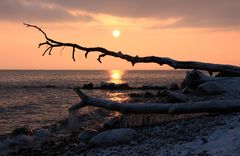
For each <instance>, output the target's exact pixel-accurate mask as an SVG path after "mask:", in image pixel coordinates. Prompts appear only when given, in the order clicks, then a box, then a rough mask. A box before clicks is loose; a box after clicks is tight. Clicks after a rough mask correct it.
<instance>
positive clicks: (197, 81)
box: [181, 69, 208, 89]
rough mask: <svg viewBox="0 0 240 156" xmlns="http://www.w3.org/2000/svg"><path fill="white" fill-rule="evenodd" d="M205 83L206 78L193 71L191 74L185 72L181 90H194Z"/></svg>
mask: <svg viewBox="0 0 240 156" xmlns="http://www.w3.org/2000/svg"><path fill="white" fill-rule="evenodd" d="M207 81H208V76H206V75H205V74H203V73H202V72H200V71H198V70H196V69H194V70H192V71H191V72H190V71H187V73H186V76H185V78H184V80H183V82H182V83H181V88H185V87H189V88H192V89H196V88H197V87H198V86H199V85H201V84H203V83H205V82H207Z"/></svg>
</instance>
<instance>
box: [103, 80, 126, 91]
mask: <svg viewBox="0 0 240 156" xmlns="http://www.w3.org/2000/svg"><path fill="white" fill-rule="evenodd" d="M99 88H100V89H109V90H116V89H123V90H124V89H130V87H129V85H128V84H127V83H121V84H115V83H106V82H101V84H100V87H99Z"/></svg>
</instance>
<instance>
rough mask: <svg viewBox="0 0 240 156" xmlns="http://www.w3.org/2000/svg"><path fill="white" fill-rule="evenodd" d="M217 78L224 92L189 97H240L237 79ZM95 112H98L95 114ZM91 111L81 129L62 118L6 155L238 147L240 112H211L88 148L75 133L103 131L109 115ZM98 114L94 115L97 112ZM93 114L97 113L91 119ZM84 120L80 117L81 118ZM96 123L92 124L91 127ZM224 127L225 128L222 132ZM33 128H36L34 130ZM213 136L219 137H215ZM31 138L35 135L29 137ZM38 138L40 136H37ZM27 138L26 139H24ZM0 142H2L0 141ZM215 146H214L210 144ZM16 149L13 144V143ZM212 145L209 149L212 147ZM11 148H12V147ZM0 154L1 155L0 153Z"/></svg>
mask: <svg viewBox="0 0 240 156" xmlns="http://www.w3.org/2000/svg"><path fill="white" fill-rule="evenodd" d="M217 81H218V82H219V83H220V84H221V85H222V86H223V87H224V89H226V93H224V94H222V95H213V96H195V95H194V96H192V97H191V98H193V99H194V101H204V100H207V99H208V100H209V99H210V100H219V99H220V100H221V99H240V87H239V86H240V78H218V79H217ZM96 112H97V113H96ZM96 112H93V114H87V115H86V116H85V118H84V119H85V121H86V122H87V124H86V123H84V121H80V122H81V123H82V125H81V128H80V129H78V130H77V131H70V130H68V129H67V119H66V120H62V121H60V122H58V123H56V124H54V125H51V126H49V127H43V128H42V129H47V130H48V132H49V134H48V135H47V136H45V137H44V138H43V139H42V140H41V141H40V142H38V144H32V142H31V141H30V142H29V143H30V147H29V146H25V147H21V148H19V149H17V148H16V150H17V152H15V153H14V152H13V151H11V152H12V153H11V152H9V151H7V152H6V153H4V154H5V155H16V154H17V155H26V154H28V155H92V154H94V155H122V154H124V155H146V154H147V155H199V154H200V155H201V154H204V155H217V154H218V153H219V152H223V153H224V152H225V153H226V154H229V152H232V153H233V154H236V153H237V152H239V151H238V150H237V149H235V148H232V146H234V145H233V143H234V144H237V145H239V146H240V139H239V138H238V136H240V132H238V131H237V130H240V113H221V114H220V113H214V114H213V113H210V114H204V115H201V116H198V117H192V118H186V119H178V120H176V121H168V122H163V123H159V124H158V125H156V126H149V127H137V128H132V129H134V130H135V131H136V132H137V139H135V140H133V141H131V142H130V143H129V144H123V145H117V146H112V147H101V148H89V147H88V146H87V145H86V144H81V143H80V142H79V140H78V135H79V134H80V133H81V132H83V131H84V130H86V129H95V130H98V131H100V132H101V131H102V129H101V128H102V125H103V122H104V120H103V116H104V117H110V116H111V114H109V112H108V111H106V110H102V109H96ZM98 113H99V114H101V115H97V114H98ZM93 116H95V117H96V116H97V117H98V120H96V118H93ZM81 119H83V118H81ZM94 126H95V127H94ZM222 130H224V131H222ZM35 131H36V130H35ZM214 135H216V136H218V137H215V140H214V139H213V138H214ZM229 137H230V138H231V140H228V144H229V145H228V144H224V145H225V146H226V148H224V149H219V148H218V147H216V146H217V143H219V142H220V143H224V140H226V139H228V138H229ZM29 138H30V139H34V137H29ZM38 139H39V138H38ZM25 141H26V140H25ZM0 145H1V144H0ZM212 146H214V147H212ZM13 147H14V148H15V146H13ZM211 147H212V148H211ZM11 150H12V149H11ZM0 155H1V154H0Z"/></svg>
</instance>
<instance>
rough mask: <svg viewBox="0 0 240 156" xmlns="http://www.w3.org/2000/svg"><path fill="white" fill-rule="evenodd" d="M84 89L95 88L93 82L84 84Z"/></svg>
mask: <svg viewBox="0 0 240 156" xmlns="http://www.w3.org/2000/svg"><path fill="white" fill-rule="evenodd" d="M82 88H83V89H94V86H93V83H88V84H84V85H83V87H82Z"/></svg>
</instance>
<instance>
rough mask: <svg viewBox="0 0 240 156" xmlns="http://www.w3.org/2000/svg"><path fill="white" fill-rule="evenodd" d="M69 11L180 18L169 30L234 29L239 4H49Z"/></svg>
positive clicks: (115, 0) (232, 0)
mask: <svg viewBox="0 0 240 156" xmlns="http://www.w3.org/2000/svg"><path fill="white" fill-rule="evenodd" d="M53 1H54V2H55V3H56V4H58V5H61V6H64V7H66V8H69V9H76V10H84V11H88V12H93V13H103V14H109V15H113V16H120V17H128V18H146V17H151V18H157V19H160V20H164V19H170V18H182V20H181V21H178V22H177V23H174V24H172V26H173V27H238V26H240V14H239V10H240V1H239V0H131V1H130V0H104V1H100V0H91V1H75V0H53Z"/></svg>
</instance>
